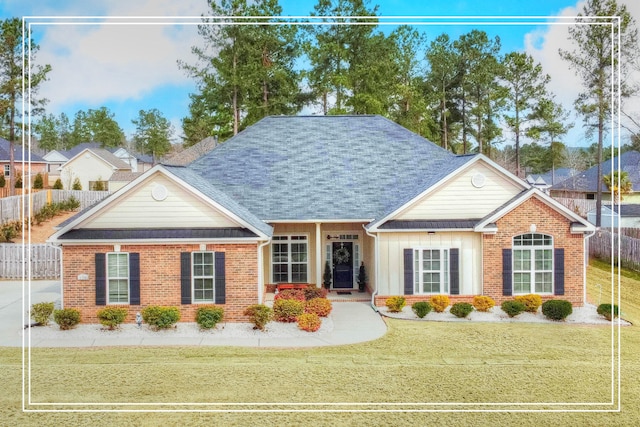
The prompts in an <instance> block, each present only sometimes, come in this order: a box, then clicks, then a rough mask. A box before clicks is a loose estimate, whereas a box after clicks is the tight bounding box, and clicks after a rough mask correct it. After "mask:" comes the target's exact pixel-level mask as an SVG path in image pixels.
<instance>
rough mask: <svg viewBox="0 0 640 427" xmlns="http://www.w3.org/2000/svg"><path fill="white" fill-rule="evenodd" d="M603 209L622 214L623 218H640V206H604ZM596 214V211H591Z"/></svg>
mask: <svg viewBox="0 0 640 427" xmlns="http://www.w3.org/2000/svg"><path fill="white" fill-rule="evenodd" d="M602 209H608V210H609V211H613V212H616V213H618V212H620V216H621V217H625V218H627V217H640V204H622V205H602ZM591 212H596V210H595V209H592V210H591V211H589V213H591Z"/></svg>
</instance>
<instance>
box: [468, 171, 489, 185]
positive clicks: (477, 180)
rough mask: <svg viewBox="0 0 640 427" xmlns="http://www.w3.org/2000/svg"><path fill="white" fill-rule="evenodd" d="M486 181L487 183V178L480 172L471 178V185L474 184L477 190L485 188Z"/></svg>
mask: <svg viewBox="0 0 640 427" xmlns="http://www.w3.org/2000/svg"><path fill="white" fill-rule="evenodd" d="M486 181H487V178H485V176H484V175H483V174H481V173H480V172H478V173H476V174H474V175H473V176H472V177H471V184H473V186H474V187H476V188H482V187H484V184H485V182H486Z"/></svg>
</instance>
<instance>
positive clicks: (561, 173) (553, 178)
mask: <svg viewBox="0 0 640 427" xmlns="http://www.w3.org/2000/svg"><path fill="white" fill-rule="evenodd" d="M578 173H580V171H578V170H576V169H570V168H559V169H553V170H550V171H549V172H547V173H543V174H541V175H540V174H531V175H527V178H526V180H527V182H528V183H529V184H530V185H531V186H533V187H536V188H538V189H540V190H542V191H544V192H545V193H547V194H548V193H549V188H551V187H552V186H553V185H554V184H558V183H560V182H562V181H564V180H565V179H568V178H571V177H572V176H575V175H577V174H578Z"/></svg>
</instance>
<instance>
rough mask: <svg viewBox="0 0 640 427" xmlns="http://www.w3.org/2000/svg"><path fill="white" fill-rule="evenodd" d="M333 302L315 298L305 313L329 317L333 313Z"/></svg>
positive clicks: (305, 309) (308, 303)
mask: <svg viewBox="0 0 640 427" xmlns="http://www.w3.org/2000/svg"><path fill="white" fill-rule="evenodd" d="M332 308H333V307H332V306H331V301H329V300H328V299H326V298H313V299H310V300H309V301H307V303H306V304H305V306H304V312H305V313H315V314H317V315H318V316H320V317H327V316H328V315H329V313H331V309H332Z"/></svg>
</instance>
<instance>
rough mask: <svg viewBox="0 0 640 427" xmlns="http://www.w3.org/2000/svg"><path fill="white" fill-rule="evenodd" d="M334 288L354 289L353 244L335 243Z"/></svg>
mask: <svg viewBox="0 0 640 427" xmlns="http://www.w3.org/2000/svg"><path fill="white" fill-rule="evenodd" d="M331 249H332V253H333V287H334V289H353V243H352V242H333V246H332V248H331Z"/></svg>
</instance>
